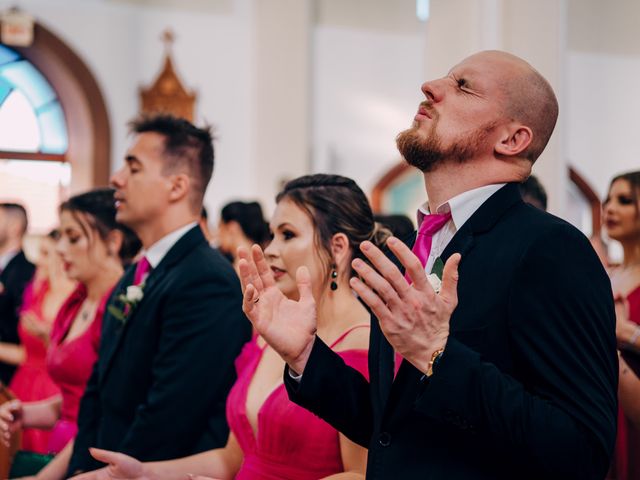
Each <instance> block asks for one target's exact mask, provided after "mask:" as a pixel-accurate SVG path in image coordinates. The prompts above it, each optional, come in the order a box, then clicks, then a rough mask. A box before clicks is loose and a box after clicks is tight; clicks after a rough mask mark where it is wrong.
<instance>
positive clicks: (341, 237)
mask: <svg viewBox="0 0 640 480" xmlns="http://www.w3.org/2000/svg"><path fill="white" fill-rule="evenodd" d="M331 257H332V258H333V262H334V263H335V264H336V267H338V270H339V271H340V273H342V272H344V271H345V270H349V269H350V267H349V268H347V267H348V264H349V261H350V260H351V251H350V248H349V238H347V236H346V235H345V234H344V233H336V234H335V235H334V236H333V237H331Z"/></svg>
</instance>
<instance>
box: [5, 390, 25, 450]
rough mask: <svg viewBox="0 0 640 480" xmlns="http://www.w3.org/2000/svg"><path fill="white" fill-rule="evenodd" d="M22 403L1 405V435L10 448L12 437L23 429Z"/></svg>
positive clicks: (15, 401)
mask: <svg viewBox="0 0 640 480" xmlns="http://www.w3.org/2000/svg"><path fill="white" fill-rule="evenodd" d="M22 413H23V409H22V402H21V401H20V400H11V401H10V402H6V403H3V404H2V405H0V435H1V440H2V443H3V444H4V445H5V446H7V447H8V446H9V445H10V443H11V436H12V435H13V434H14V433H15V432H16V431H18V430H20V429H21V428H22Z"/></svg>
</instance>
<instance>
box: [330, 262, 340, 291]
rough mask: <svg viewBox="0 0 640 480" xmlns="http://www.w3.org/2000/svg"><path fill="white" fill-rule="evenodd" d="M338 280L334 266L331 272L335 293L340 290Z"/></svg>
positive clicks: (332, 286) (332, 287)
mask: <svg viewBox="0 0 640 480" xmlns="http://www.w3.org/2000/svg"><path fill="white" fill-rule="evenodd" d="M336 278H338V272H336V267H335V266H334V267H333V268H332V270H331V285H330V286H331V290H333V291H334V292H335V291H336V290H337V289H338V282H336Z"/></svg>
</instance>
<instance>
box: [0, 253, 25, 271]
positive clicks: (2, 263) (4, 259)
mask: <svg viewBox="0 0 640 480" xmlns="http://www.w3.org/2000/svg"><path fill="white" fill-rule="evenodd" d="M18 253H20V250H9V251H8V252H5V253H3V254H2V255H0V272H2V271H3V270H4V269H5V268H7V265H9V262H10V261H11V260H13V257H15V256H16V255H18Z"/></svg>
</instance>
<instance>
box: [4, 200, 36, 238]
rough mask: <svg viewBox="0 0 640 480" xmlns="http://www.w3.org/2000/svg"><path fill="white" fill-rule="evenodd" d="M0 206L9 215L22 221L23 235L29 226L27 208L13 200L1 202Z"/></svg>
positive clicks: (21, 230)
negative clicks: (12, 201)
mask: <svg viewBox="0 0 640 480" xmlns="http://www.w3.org/2000/svg"><path fill="white" fill-rule="evenodd" d="M0 208H2V209H3V210H4V211H5V212H6V213H7V215H8V216H10V217H11V218H13V219H15V220H17V221H18V222H20V226H21V229H20V232H21V236H24V234H25V233H27V229H28V228H29V218H28V217H27V210H26V209H25V208H24V207H23V206H22V205H20V204H19V203H11V202H3V203H0Z"/></svg>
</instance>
